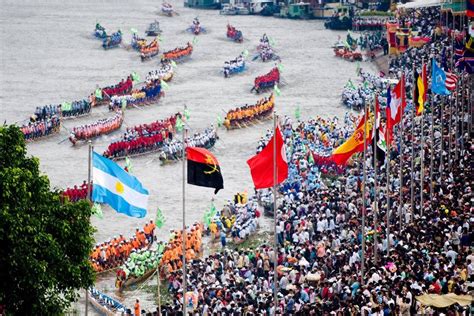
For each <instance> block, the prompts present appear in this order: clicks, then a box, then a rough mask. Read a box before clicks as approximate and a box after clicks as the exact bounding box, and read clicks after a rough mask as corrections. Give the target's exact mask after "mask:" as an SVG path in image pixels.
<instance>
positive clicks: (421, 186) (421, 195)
mask: <svg viewBox="0 0 474 316" xmlns="http://www.w3.org/2000/svg"><path fill="white" fill-rule="evenodd" d="M425 89H426V88H425ZM424 110H425V105H424V104H423V112H424ZM423 112H421V140H420V143H421V151H420V158H421V161H420V180H421V181H420V216H423V186H424V182H425V175H424V174H425V170H424V168H425V164H424V159H425V137H424V135H423V130H424V126H423V125H424V124H425V114H424V113H423Z"/></svg>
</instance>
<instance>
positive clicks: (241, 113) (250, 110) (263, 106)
mask: <svg viewBox="0 0 474 316" xmlns="http://www.w3.org/2000/svg"><path fill="white" fill-rule="evenodd" d="M273 104H274V97H273V94H272V95H271V96H270V98H268V99H267V98H263V99H260V100H258V102H257V103H256V104H255V105H245V106H243V107H240V108H237V109H235V110H230V111H229V112H227V115H226V121H232V120H241V119H248V118H252V117H255V116H258V115H261V114H262V113H267V112H268V111H269V110H271V109H273Z"/></svg>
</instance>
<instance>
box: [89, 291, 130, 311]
mask: <svg viewBox="0 0 474 316" xmlns="http://www.w3.org/2000/svg"><path fill="white" fill-rule="evenodd" d="M87 297H88V299H89V302H90V303H91V305H92V306H93V307H94V309H95V310H96V311H97V312H99V313H100V314H101V315H106V316H122V315H125V312H126V311H127V308H126V307H125V306H124V305H122V304H121V303H120V302H119V301H117V300H115V299H113V298H111V297H110V296H107V295H105V294H103V293H101V292H99V291H97V290H95V289H92V290H89V291H87Z"/></svg>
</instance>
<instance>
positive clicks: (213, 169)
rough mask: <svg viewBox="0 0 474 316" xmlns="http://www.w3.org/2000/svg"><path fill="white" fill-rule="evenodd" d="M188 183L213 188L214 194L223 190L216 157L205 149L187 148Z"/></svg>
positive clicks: (222, 181) (222, 180)
mask: <svg viewBox="0 0 474 316" xmlns="http://www.w3.org/2000/svg"><path fill="white" fill-rule="evenodd" d="M186 155H187V161H188V183H189V184H193V185H197V186H201V187H208V188H214V189H215V190H214V194H217V192H219V190H220V189H223V188H224V179H223V178H222V173H221V167H220V166H219V162H218V161H217V159H216V157H215V156H214V155H213V154H212V153H211V152H210V151H209V150H207V149H204V148H199V147H187V148H186Z"/></svg>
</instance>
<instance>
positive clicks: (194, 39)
mask: <svg viewBox="0 0 474 316" xmlns="http://www.w3.org/2000/svg"><path fill="white" fill-rule="evenodd" d="M197 42H198V39H197V37H196V36H194V38H193V44H194V45H196V44H197Z"/></svg>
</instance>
